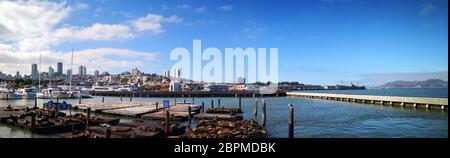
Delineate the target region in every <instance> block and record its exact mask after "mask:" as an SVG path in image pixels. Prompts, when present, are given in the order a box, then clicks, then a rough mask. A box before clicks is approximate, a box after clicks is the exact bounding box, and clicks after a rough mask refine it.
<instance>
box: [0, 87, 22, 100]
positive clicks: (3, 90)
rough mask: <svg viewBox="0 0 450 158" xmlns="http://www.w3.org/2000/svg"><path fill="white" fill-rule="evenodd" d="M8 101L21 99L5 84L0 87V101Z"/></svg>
mask: <svg viewBox="0 0 450 158" xmlns="http://www.w3.org/2000/svg"><path fill="white" fill-rule="evenodd" d="M9 99H21V96H20V95H18V94H17V93H16V92H15V91H14V90H13V89H12V88H11V86H9V85H7V84H5V85H0V100H9Z"/></svg>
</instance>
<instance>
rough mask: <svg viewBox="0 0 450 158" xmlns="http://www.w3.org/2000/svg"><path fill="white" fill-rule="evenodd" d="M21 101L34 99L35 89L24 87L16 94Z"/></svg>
mask: <svg viewBox="0 0 450 158" xmlns="http://www.w3.org/2000/svg"><path fill="white" fill-rule="evenodd" d="M16 94H17V95H19V96H20V97H21V98H22V99H35V98H36V88H33V87H24V88H22V89H19V90H18V91H17V92H16Z"/></svg>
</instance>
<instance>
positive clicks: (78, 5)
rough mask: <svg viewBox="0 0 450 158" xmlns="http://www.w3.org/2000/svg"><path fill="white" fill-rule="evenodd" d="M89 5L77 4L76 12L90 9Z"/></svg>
mask: <svg viewBox="0 0 450 158" xmlns="http://www.w3.org/2000/svg"><path fill="white" fill-rule="evenodd" d="M88 8H89V5H87V4H85V3H77V4H75V9H76V10H84V9H88Z"/></svg>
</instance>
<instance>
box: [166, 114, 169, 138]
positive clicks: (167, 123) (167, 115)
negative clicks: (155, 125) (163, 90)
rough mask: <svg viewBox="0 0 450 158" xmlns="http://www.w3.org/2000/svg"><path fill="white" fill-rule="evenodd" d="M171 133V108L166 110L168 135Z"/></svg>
mask: <svg viewBox="0 0 450 158" xmlns="http://www.w3.org/2000/svg"><path fill="white" fill-rule="evenodd" d="M169 133H170V113H169V110H166V135H169Z"/></svg>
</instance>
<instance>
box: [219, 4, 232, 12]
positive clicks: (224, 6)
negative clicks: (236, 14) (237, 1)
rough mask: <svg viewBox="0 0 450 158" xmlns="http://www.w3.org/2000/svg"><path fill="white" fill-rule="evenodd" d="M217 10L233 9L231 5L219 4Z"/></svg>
mask: <svg viewBox="0 0 450 158" xmlns="http://www.w3.org/2000/svg"><path fill="white" fill-rule="evenodd" d="M218 10H221V11H231V10H233V6H232V5H223V6H220V7H219V8H218Z"/></svg>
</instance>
